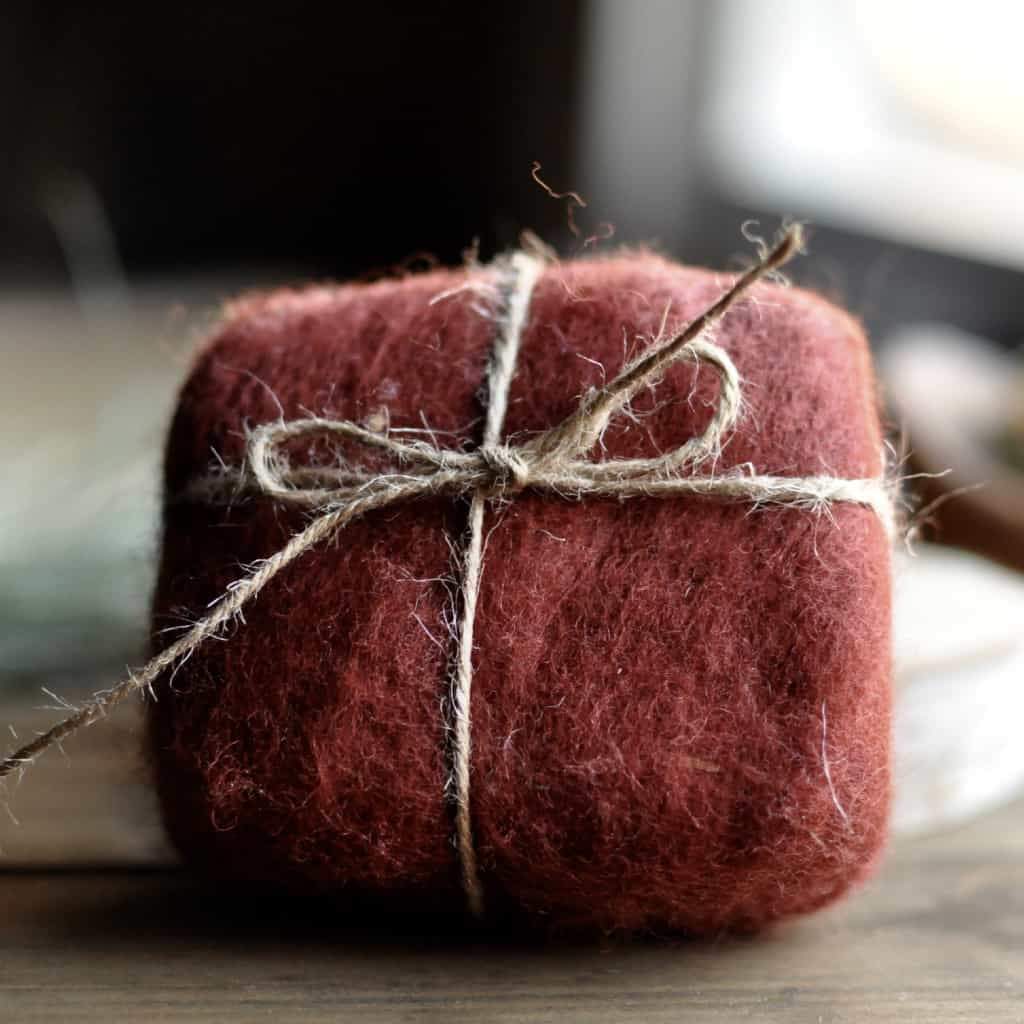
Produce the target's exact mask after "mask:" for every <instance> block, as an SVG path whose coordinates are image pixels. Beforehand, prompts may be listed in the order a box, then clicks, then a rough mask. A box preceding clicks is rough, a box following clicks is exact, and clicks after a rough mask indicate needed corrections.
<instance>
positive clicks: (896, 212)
mask: <svg viewBox="0 0 1024 1024" xmlns="http://www.w3.org/2000/svg"><path fill="white" fill-rule="evenodd" d="M118 7H119V5H113V7H112V8H111V9H105V8H104V7H98V6H97V5H81V4H71V3H59V2H56V0H33V2H31V3H30V2H27V0H8V2H7V3H6V4H5V5H4V6H3V9H2V11H0V138H2V139H3V146H2V148H0V358H2V360H3V362H2V365H3V372H2V374H0V428H2V429H0V443H2V445H3V454H2V467H3V486H2V488H0V710H3V709H4V708H7V707H8V706H9V707H10V708H11V709H12V711H11V713H10V715H7V714H5V715H3V720H4V721H6V720H8V719H10V720H12V721H14V720H15V719H17V718H18V715H19V714H20V715H21V716H22V718H21V719H18V720H19V721H22V720H24V719H25V715H24V709H25V708H26V707H27V706H29V705H33V706H34V705H36V704H39V703H40V701H38V700H36V699H35V698H36V697H38V695H39V693H40V692H41V691H42V692H44V693H45V694H46V696H45V697H44V698H43V699H42V702H43V703H46V704H49V705H52V706H53V707H55V708H59V707H60V703H61V701H62V700H64V699H69V700H73V699H75V698H76V697H80V696H81V695H83V694H85V693H88V692H91V690H93V689H96V688H97V687H99V686H102V685H108V684H109V683H110V682H112V681H113V678H114V676H116V675H117V674H118V673H120V672H121V671H123V669H124V666H125V665H126V664H128V663H133V662H136V661H137V660H138V658H139V656H140V654H141V653H142V651H143V650H144V646H145V635H146V620H147V602H148V592H149V587H150V583H151V574H152V568H153V559H154V557H155V548H156V544H157V536H158V534H157V529H158V526H157V519H158V511H157V509H158V500H157V499H158V492H157V471H158V470H157V467H158V463H159V455H160V446H161V442H162V433H163V430H164V428H165V425H166V422H167V419H168V416H169V414H170V410H171V407H172V404H173V400H174V395H175V390H176V387H177V386H178V384H179V382H180V379H181V377H182V375H183V373H184V371H185V368H186V366H187V361H188V353H189V351H190V350H191V348H192V347H193V346H194V344H195V342H196V340H197V339H198V338H199V337H201V335H202V332H203V330H204V328H205V326H206V325H207V324H208V323H209V322H210V320H211V318H212V317H213V316H215V315H216V312H217V310H218V307H219V304H220V303H221V302H222V301H223V299H225V298H227V297H229V296H231V295H232V294H233V293H234V292H236V291H238V290H240V289H242V288H248V287H253V286H264V285H268V284H273V283H280V282H295V281H297V280H301V279H304V278H309V277H318V278H324V277H327V278H338V277H347V276H353V275H362V274H367V273H380V272H386V271H387V270H389V269H394V268H413V269H414V268H416V267H418V266H424V265H428V264H429V263H430V262H431V261H433V260H440V261H442V262H458V261H459V260H460V259H461V257H462V253H463V252H464V251H465V250H466V248H467V247H468V246H470V245H472V244H476V243H477V242H478V243H479V246H480V249H481V253H482V255H483V256H484V257H488V256H490V255H493V254H494V253H495V252H497V251H500V250H501V249H502V248H505V247H507V246H510V245H512V244H514V243H515V241H516V239H517V237H518V235H519V232H520V231H521V230H522V229H523V228H529V229H531V230H533V231H535V232H536V233H537V234H539V235H540V236H541V237H542V238H544V239H545V240H546V241H548V242H549V243H551V244H553V245H555V246H556V247H557V248H558V249H559V251H560V252H562V253H563V254H565V255H571V254H573V253H574V252H577V251H579V250H581V249H583V248H588V249H589V248H592V247H593V246H594V245H596V246H597V247H598V248H599V249H604V248H608V247H610V246H612V245H615V244H618V243H620V242H622V243H637V242H646V243H650V244H653V245H655V246H657V247H658V248H660V249H662V250H664V251H666V252H668V253H670V254H671V255H673V256H675V257H677V258H679V259H681V260H683V261H685V262H691V263H708V264H712V265H716V266H725V267H729V266H738V265H739V263H738V260H739V259H741V258H742V257H743V256H744V255H745V254H747V253H748V252H749V249H750V246H749V244H748V243H747V242H746V241H745V240H744V237H743V233H742V231H741V225H743V224H744V223H745V222H746V221H748V220H753V221H757V222H758V225H759V227H757V228H754V229H753V230H755V231H758V232H760V233H762V234H770V233H771V232H772V231H774V229H775V227H776V226H777V224H778V221H779V219H780V217H782V216H785V215H789V216H794V217H799V218H805V219H807V220H808V221H809V222H810V223H811V224H812V226H813V236H812V250H811V252H812V255H811V258H808V259H805V260H803V261H801V262H800V263H799V265H798V266H797V267H796V268H795V270H794V276H795V278H796V279H797V280H798V281H799V282H800V283H802V284H804V285H806V286H808V287H811V288H814V289H817V290H819V291H821V292H823V293H825V294H827V295H828V296H829V297H831V298H833V299H835V300H836V301H838V302H840V303H841V304H843V305H845V306H847V307H848V308H850V309H851V310H852V312H853V313H854V314H855V315H856V316H858V317H859V318H861V319H862V320H863V321H864V323H865V325H866V326H867V328H868V330H869V331H870V334H871V337H872V339H873V344H874V345H875V346H876V352H877V356H878V362H879V367H880V371H881V375H882V380H883V393H884V396H885V399H886V401H887V403H888V407H889V411H890V415H891V420H892V422H893V424H894V426H895V428H896V429H895V434H896V435H897V437H898V439H901V442H902V448H901V450H904V451H905V452H906V453H907V456H908V459H909V461H908V462H907V463H906V464H905V467H904V472H907V473H915V472H916V473H923V474H929V475H928V476H922V477H919V478H918V480H917V481H916V482H915V483H914V484H913V486H915V487H917V488H918V489H919V491H920V504H922V505H925V506H926V514H925V515H924V516H923V517H922V519H921V521H920V522H919V524H918V525H919V526H920V530H919V531H917V532H918V533H920V534H921V535H923V537H925V538H926V539H927V540H928V541H930V542H932V543H925V544H920V545H919V546H918V548H917V551H918V554H917V558H916V560H915V561H913V562H911V563H907V564H904V563H903V562H901V563H900V565H899V567H898V571H897V580H896V599H897V601H896V624H897V639H896V643H897V650H896V654H897V666H898V685H899V694H898V707H897V755H898V758H899V762H898V767H899V772H900V778H901V783H900V790H899V794H898V796H899V799H898V803H897V818H898V822H899V823H902V825H901V827H904V828H905V829H906V830H908V831H909V830H914V829H923V828H931V827H935V826H937V825H941V824H944V823H948V822H953V821H958V820H961V819H962V818H963V817H965V816H968V815H970V814H973V813H976V812H977V811H978V810H980V809H982V808H984V807H987V806H990V805H991V804H993V803H997V802H999V801H1001V800H1004V799H1006V798H1007V797H1008V796H1010V795H1011V794H1013V793H1015V792H1017V791H1018V790H1019V789H1020V788H1021V787H1022V786H1024V750H1022V749H1021V745H1020V744H1019V742H1018V741H1017V737H1016V735H1015V734H1014V732H1013V731H1012V729H1013V727H1014V726H1015V723H1016V712H1017V711H1019V710H1020V705H1021V702H1022V700H1024V696H1021V694H1024V689H1021V687H1020V686H1019V685H1018V684H1019V682H1020V680H1021V675H1022V669H1024V628H1022V627H1024V585H1022V583H1021V578H1020V576H1019V575H1018V572H1019V570H1021V569H1024V477H1022V470H1024V371H1022V369H1021V364H1020V361H1019V358H1018V355H1017V348H1016V346H1018V344H1019V343H1020V341H1021V339H1022V338H1024V202H1021V199H1020V197H1021V195H1022V194H1024V63H1022V62H1021V61H1020V59H1019V53H1018V49H1019V39H1020V38H1021V34H1022V31H1024V8H1022V7H1021V6H1020V5H1017V4H1009V3H1005V2H998V0H975V2H974V3H972V4H971V5H963V4H955V3H948V2H941V0H931V2H928V3H926V2H924V0H886V2H882V0H850V2H840V0H835V2H820V0H775V2H773V3H771V4H765V3H758V2H755V0H720V2H701V0H634V2H630V3H624V2H621V0H556V2H551V0H546V2H534V0H520V2H517V3H480V2H479V0H476V2H465V0H453V2H444V0H437V2H435V3H431V4H423V3H398V2H391V0H381V2H378V3H375V4H369V5H358V7H353V6H352V5H345V4H333V5H319V4H312V3H305V2H303V0H293V2H292V3H290V4H287V5H274V6H273V7H272V8H270V9H268V10H271V11H272V13H268V12H265V11H264V10H261V9H260V5H253V4H244V5H243V4H238V5H226V4H219V5H209V4H204V5H199V4H190V3H187V2H186V3H180V4H177V5H173V6H170V7H159V8H143V7H139V6H137V5H135V6H127V5H126V6H125V7H124V8H123V9H120V10H119V9H118ZM535 162H536V163H539V164H540V165H541V170H540V172H539V173H540V176H541V177H542V178H543V180H544V181H546V182H547V183H548V184H549V185H550V186H551V187H552V188H553V189H554V190H556V191H564V190H568V189H573V190H576V191H577V192H578V193H580V194H581V195H582V196H583V197H585V199H586V200H587V203H588V205H587V206H586V208H585V209H580V210H577V211H576V216H575V222H576V224H577V225H578V228H579V231H580V234H579V236H576V235H574V234H573V233H572V231H570V226H569V223H568V222H567V217H566V206H565V203H564V201H558V200H555V199H553V198H552V197H551V196H550V195H549V194H548V193H547V192H546V191H545V190H544V189H543V188H541V187H540V186H539V185H538V184H537V182H536V181H535V180H534V179H533V177H532V175H531V169H532V168H533V166H534V163H535ZM609 226H610V227H609ZM612 228H613V229H614V234H613V235H612V237H608V236H609V235H611V234H612V231H611V229H612ZM588 238H596V239H598V241H597V242H596V243H592V244H591V245H589V246H588V245H586V240H587V239H588ZM947 470H948V472H946V473H945V475H942V476H932V475H931V474H938V473H942V472H944V471H947ZM979 485H983V486H979ZM951 496H952V497H951ZM947 498H948V499H949V500H948V501H945V503H944V504H943V503H942V502H943V501H944V500H945V499H947ZM936 502H937V503H936ZM929 506H930V507H929ZM934 542H939V543H941V544H942V545H945V547H939V546H938V544H936V543H934ZM44 688H45V689H44ZM57 695H59V696H57ZM19 709H20V710H19ZM55 713H56V712H55V711H53V710H45V711H40V712H38V713H37V718H40V720H45V721H52V719H53V715H54V714H55ZM40 716H41V717H40ZM33 721H35V719H33ZM21 727H22V728H23V729H24V728H31V727H32V725H31V723H30V724H28V725H25V724H23V725H22V726H21ZM50 770H52V771H56V770H58V769H56V768H54V769H50ZM82 774H85V772H83V773H82ZM119 785H121V784H120V783H119ZM34 792H36V793H37V794H38V793H39V792H40V790H39V789H35V790H34ZM92 792H93V791H92V790H89V794H91V793H92ZM89 794H86V793H85V792H84V791H83V794H82V795H81V803H80V807H81V808H82V819H83V821H91V822H93V824H92V825H89V824H84V825H83V826H82V827H83V829H85V830H86V831H88V829H89V828H92V829H93V832H94V833H96V834H98V835H99V838H98V839H96V840H95V842H93V845H92V846H90V845H89V843H90V841H89V838H88V836H87V835H86V834H85V832H83V833H82V834H81V835H78V836H77V838H74V839H73V840H72V839H68V838H67V834H68V833H67V830H68V827H69V826H68V824H67V821H66V820H65V821H64V823H63V824H62V830H63V831H61V832H60V834H59V835H58V834H57V833H56V832H52V831H51V832H47V831H46V830H45V829H43V830H42V832H40V830H39V829H25V828H22V829H21V830H17V832H16V834H14V836H13V838H10V839H6V840H5V850H6V852H7V853H8V856H13V857H15V858H17V857H18V856H22V857H24V858H26V859H32V858H40V857H41V858H43V859H46V858H50V859H59V858H66V857H67V856H68V855H69V854H68V846H69V844H72V843H76V844H77V846H75V850H76V851H78V852H77V853H76V854H75V856H78V855H79V854H80V855H81V856H83V857H85V856H93V857H101V858H102V857H109V856H110V855H111V843H112V841H111V834H112V830H115V829H114V825H113V824H111V823H112V822H116V820H118V816H119V815H123V812H124V811H123V809H124V807H125V806H131V801H132V800H135V799H136V798H138V799H139V800H142V797H141V796H139V795H138V794H137V793H136V791H135V789H132V788H131V787H130V786H129V785H128V783H127V782H124V783H123V785H122V788H121V789H120V790H118V793H117V795H116V797H115V796H109V797H102V799H103V800H105V801H106V803H104V804H103V806H102V807H98V806H96V799H97V798H95V797H94V796H92V795H89ZM133 794H134V795H133ZM55 799H56V798H55ZM39 803H40V801H39V800H38V799H37V800H36V801H35V804H34V806H35V807H36V808H37V809H36V812H35V813H36V814H37V816H38V815H39V813H40V811H39V810H38V808H39ZM43 810H45V807H44V808H43ZM140 813H142V812H140ZM104 815H106V818H104V817H103V816H104ZM97 822H106V825H103V826H102V828H101V826H100V825H99V824H97ZM30 833H31V834H30ZM40 836H42V839H40ZM147 842H149V840H147ZM154 842H155V841H154ZM47 843H49V844H50V845H49V846H47ZM58 845H60V846H61V849H60V850H57V849H56V848H57V846H58ZM114 845H115V847H116V850H120V851H121V852H123V853H124V855H125V856H126V857H136V856H140V855H142V854H143V852H144V851H143V846H145V844H142V845H140V841H139V840H138V839H137V836H136V837H132V836H130V835H128V833H127V832H126V833H125V834H124V838H123V842H122V845H121V846H119V847H118V846H116V844H114ZM145 849H146V850H149V851H150V852H152V850H153V849H156V847H155V846H146V847H145ZM55 850H56V852H55ZM83 850H84V851H86V852H85V853H83V852H82V851H83ZM89 851H91V852H89ZM115 852H116V851H115Z"/></svg>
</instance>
